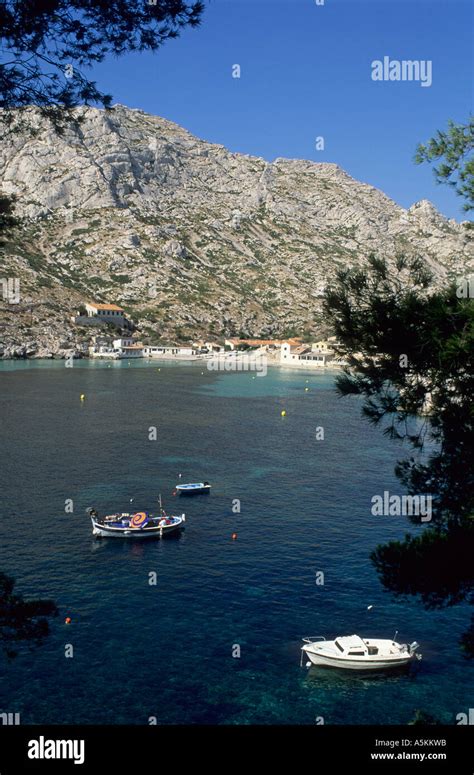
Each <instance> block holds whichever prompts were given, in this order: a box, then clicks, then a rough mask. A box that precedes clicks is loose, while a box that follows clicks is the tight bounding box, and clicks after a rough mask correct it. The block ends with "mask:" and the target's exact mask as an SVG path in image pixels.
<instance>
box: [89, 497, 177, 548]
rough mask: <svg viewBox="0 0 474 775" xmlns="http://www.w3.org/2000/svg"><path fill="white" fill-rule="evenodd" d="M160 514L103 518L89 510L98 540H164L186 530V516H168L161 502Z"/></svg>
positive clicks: (144, 513)
mask: <svg viewBox="0 0 474 775" xmlns="http://www.w3.org/2000/svg"><path fill="white" fill-rule="evenodd" d="M159 503H160V510H159V513H158V514H155V515H153V514H150V513H149V512H147V511H137V512H135V513H134V514H130V513H127V512H121V513H117V514H107V515H106V516H104V517H101V516H100V515H99V513H98V511H96V509H87V513H88V514H89V516H90V519H91V522H92V535H94V536H96V537H97V538H100V537H102V538H132V539H133V538H163V537H164V536H167V535H170V534H171V533H177V532H179V531H180V530H183V529H184V526H185V522H186V516H185V515H184V514H181V515H180V516H176V515H168V514H166V512H165V510H164V509H163V507H162V505H161V497H160V500H159Z"/></svg>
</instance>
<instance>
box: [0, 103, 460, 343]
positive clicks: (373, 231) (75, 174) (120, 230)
mask: <svg viewBox="0 0 474 775" xmlns="http://www.w3.org/2000/svg"><path fill="white" fill-rule="evenodd" d="M78 113H79V114H80V115H81V116H82V118H83V121H82V123H81V124H80V126H79V128H75V129H74V128H69V129H67V130H66V132H65V134H64V135H62V136H59V137H58V136H57V135H56V134H55V133H54V131H53V129H52V127H51V126H50V125H49V124H48V122H46V121H45V120H43V119H41V118H40V116H39V115H38V114H37V113H36V112H35V111H34V110H32V111H31V116H32V119H33V121H34V123H35V125H36V128H37V132H36V134H35V135H34V136H32V135H31V134H27V133H20V134H18V135H15V136H14V137H13V138H12V139H11V140H9V141H8V143H4V144H3V148H2V150H1V152H0V182H1V186H2V189H3V191H4V192H6V193H15V194H16V195H17V197H18V208H17V210H18V213H19V214H21V215H22V216H23V217H24V220H23V224H22V227H21V230H20V232H19V234H18V235H17V237H16V238H15V241H12V242H10V243H9V244H7V245H6V246H5V248H4V255H3V256H2V268H1V273H2V276H5V277H19V278H20V282H21V303H20V304H19V305H17V307H16V309H15V310H14V311H13V306H14V305H8V304H2V305H1V306H2V314H1V323H2V325H3V334H2V329H0V343H1V342H2V341H3V343H4V344H5V342H6V343H7V345H8V344H9V345H12V344H18V345H19V344H21V345H22V346H23V345H25V346H27V347H29V348H30V350H32V351H33V352H41V354H44V353H43V351H53V352H56V351H57V350H58V349H61V348H59V344H60V341H59V340H62V341H61V344H62V345H68V347H66V348H64V347H63V348H62V349H71V347H74V343H75V341H76V339H77V336H76V334H75V332H74V330H73V329H70V327H69V325H68V322H67V321H68V318H69V315H70V314H71V313H72V312H73V311H74V309H75V308H76V307H77V305H78V304H79V303H80V302H81V301H82V300H87V299H95V300H107V301H113V302H118V303H121V304H122V305H123V306H124V307H125V308H126V309H127V310H128V311H129V312H130V314H131V315H132V317H133V318H134V319H135V321H136V322H137V323H138V324H139V325H140V328H141V330H142V333H143V334H144V335H146V334H147V333H148V334H149V335H150V336H155V337H156V336H158V335H159V336H160V337H161V338H172V337H176V336H181V337H184V338H187V337H191V336H194V335H198V334H204V333H206V334H213V333H214V334H215V335H224V334H225V335H231V334H233V335H235V334H237V333H239V332H241V331H242V332H246V333H248V334H252V335H253V336H259V335H262V336H268V335H271V334H275V335H277V334H284V333H285V331H287V330H289V329H291V328H298V329H301V328H311V327H312V326H314V324H315V322H316V324H318V323H319V324H321V320H320V316H319V312H318V310H319V305H320V296H321V291H322V289H323V287H324V286H325V284H326V283H327V281H328V279H330V277H331V275H332V274H333V273H334V271H335V270H336V269H337V268H339V267H342V266H350V265H362V264H363V263H364V262H365V261H366V260H367V256H368V255H369V253H375V254H378V255H380V256H385V257H387V258H389V259H392V258H393V257H394V256H395V255H396V254H397V253H399V252H404V253H406V254H410V255H419V256H420V257H422V258H423V259H424V260H425V261H426V263H427V264H428V265H429V266H431V267H432V269H433V270H434V271H435V272H436V273H437V274H438V275H439V276H440V278H442V276H443V275H445V274H447V273H450V272H457V271H460V268H461V269H462V270H464V269H465V267H466V265H467V263H468V261H469V257H470V255H472V252H470V251H471V250H472V247H471V246H472V241H471V238H470V232H469V230H468V229H467V228H466V227H465V226H464V225H462V224H457V223H456V222H455V221H451V220H447V219H446V218H444V217H443V216H441V215H440V214H439V213H438V212H437V211H436V209H435V208H434V207H433V205H431V204H430V203H429V202H426V201H422V202H419V203H417V204H415V205H413V207H411V208H410V209H409V210H404V209H403V208H401V207H399V206H398V205H396V204H395V203H394V202H393V201H392V200H390V199H389V198H388V197H387V196H385V195H384V194H383V193H382V192H381V191H379V190H377V189H375V188H374V187H373V186H369V185H366V184H364V183H359V182H358V181H356V180H354V179H353V178H351V177H350V176H349V175H347V174H346V173H345V172H344V171H343V170H342V169H340V168H339V167H338V166H337V165H335V164H317V163H314V162H310V161H304V160H291V159H276V160H275V161H274V162H272V163H268V162H266V161H265V160H263V159H260V158H255V157H251V156H245V155H240V154H235V153H231V152H229V151H227V150H226V149H225V148H224V147H222V146H220V145H213V144H210V143H207V142H204V141H202V140H199V139H197V138H196V137H193V136H192V135H191V134H189V132H187V131H186V130H184V129H182V128H181V127H179V126H177V125H176V124H173V123H171V122H170V121H166V120H165V119H162V118H158V117H155V116H150V115H147V114H146V113H143V112H142V111H138V110H131V109H128V108H126V107H123V106H121V105H118V106H115V108H114V109H113V110H112V111H109V112H104V111H101V110H97V109H93V108H81V109H79V110H78Z"/></svg>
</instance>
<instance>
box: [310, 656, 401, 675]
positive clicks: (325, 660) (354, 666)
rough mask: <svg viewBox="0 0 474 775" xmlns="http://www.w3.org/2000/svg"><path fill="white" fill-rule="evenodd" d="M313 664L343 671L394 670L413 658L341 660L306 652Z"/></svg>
mask: <svg viewBox="0 0 474 775" xmlns="http://www.w3.org/2000/svg"><path fill="white" fill-rule="evenodd" d="M305 653H306V655H307V657H308V659H309V660H310V662H311V664H313V665H317V666H318V667H333V668H334V667H335V668H338V669H341V670H363V671H364V672H365V671H368V670H372V671H376V670H393V669H394V668H397V667H398V668H399V667H405V666H406V665H408V664H409V663H410V662H411V661H412V659H413V657H412V656H410V655H407V656H406V657H396V658H394V659H383V658H382V659H379V660H373V661H370V662H369V661H368V660H363V659H341V658H339V657H329V656H325V655H323V654H314V653H313V652H311V651H305Z"/></svg>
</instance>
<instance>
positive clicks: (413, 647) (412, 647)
mask: <svg viewBox="0 0 474 775" xmlns="http://www.w3.org/2000/svg"><path fill="white" fill-rule="evenodd" d="M419 648H420V644H419V643H417V642H416V640H414V641H413V643H410V654H414V653H415V651H416V650H417V649H419Z"/></svg>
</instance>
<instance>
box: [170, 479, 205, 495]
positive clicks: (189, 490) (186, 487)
mask: <svg viewBox="0 0 474 775" xmlns="http://www.w3.org/2000/svg"><path fill="white" fill-rule="evenodd" d="M175 490H176V492H177V493H178V494H179V495H203V494H206V495H207V494H209V492H210V490H211V485H210V484H209V482H193V483H191V484H177V485H176V487H175Z"/></svg>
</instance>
